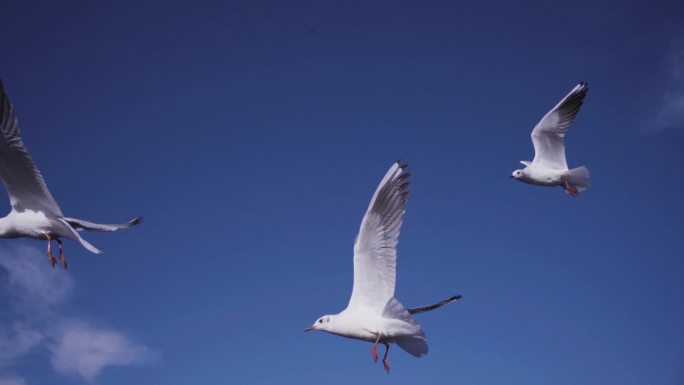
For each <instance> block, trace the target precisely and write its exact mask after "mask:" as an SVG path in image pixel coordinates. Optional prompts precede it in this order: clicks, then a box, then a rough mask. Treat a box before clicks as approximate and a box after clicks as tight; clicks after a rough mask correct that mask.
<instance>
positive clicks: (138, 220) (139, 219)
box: [128, 215, 143, 226]
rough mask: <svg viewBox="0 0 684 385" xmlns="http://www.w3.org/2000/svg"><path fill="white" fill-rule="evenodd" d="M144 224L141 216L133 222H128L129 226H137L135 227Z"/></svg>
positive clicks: (132, 220)
mask: <svg viewBox="0 0 684 385" xmlns="http://www.w3.org/2000/svg"><path fill="white" fill-rule="evenodd" d="M142 222H143V216H142V215H140V216H137V217H135V218H133V219H131V220H130V221H129V222H128V224H129V225H130V226H135V225H139V224H141V223H142Z"/></svg>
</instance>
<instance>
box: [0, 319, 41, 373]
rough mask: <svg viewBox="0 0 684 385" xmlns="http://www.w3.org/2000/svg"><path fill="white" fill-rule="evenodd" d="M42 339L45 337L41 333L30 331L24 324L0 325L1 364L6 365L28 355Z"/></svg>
mask: <svg viewBox="0 0 684 385" xmlns="http://www.w3.org/2000/svg"><path fill="white" fill-rule="evenodd" d="M42 339H43V335H42V334H41V333H40V332H38V331H36V330H31V329H29V328H28V327H27V326H26V325H24V324H23V323H22V322H18V321H15V322H13V323H12V324H10V325H2V324H0V364H3V365H4V364H6V363H7V362H9V361H11V360H12V359H14V358H16V357H21V356H23V355H25V354H27V353H28V352H29V351H30V350H31V349H32V348H33V347H35V346H36V345H38V344H39V343H40V342H41V340H42Z"/></svg>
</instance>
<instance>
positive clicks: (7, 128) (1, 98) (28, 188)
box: [0, 81, 62, 217]
mask: <svg viewBox="0 0 684 385" xmlns="http://www.w3.org/2000/svg"><path fill="white" fill-rule="evenodd" d="M0 179H2V182H3V183H4V184H5V188H6V189H7V193H8V194H9V198H10V204H11V205H12V209H14V210H16V211H24V210H27V209H28V210H35V211H42V212H44V213H46V214H51V215H54V216H60V217H61V216H62V210H60V208H59V206H58V205H57V202H55V199H54V198H53V197H52V194H50V191H48V188H47V186H46V185H45V181H44V180H43V176H42V175H41V174H40V171H38V168H37V167H36V165H35V164H34V163H33V160H32V159H31V156H30V155H29V153H28V151H27V150H26V147H24V143H22V141H21V133H20V131H19V124H18V123H17V117H16V116H15V114H14V108H13V107H12V104H10V101H9V97H8V96H7V93H5V89H4V88H3V86H2V82H1V81H0Z"/></svg>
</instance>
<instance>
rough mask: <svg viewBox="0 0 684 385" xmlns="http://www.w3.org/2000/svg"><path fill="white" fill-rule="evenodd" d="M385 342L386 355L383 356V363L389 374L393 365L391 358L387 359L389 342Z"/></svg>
mask: <svg viewBox="0 0 684 385" xmlns="http://www.w3.org/2000/svg"><path fill="white" fill-rule="evenodd" d="M384 344H385V356H384V357H382V365H383V366H384V367H385V371H386V372H387V374H389V373H390V369H392V367H391V366H390V363H389V360H388V359H387V354H388V353H389V344H388V343H387V342H384Z"/></svg>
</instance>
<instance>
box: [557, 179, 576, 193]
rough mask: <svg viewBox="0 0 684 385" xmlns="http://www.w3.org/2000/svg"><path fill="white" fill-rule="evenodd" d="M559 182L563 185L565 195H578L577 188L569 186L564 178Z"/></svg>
mask: <svg viewBox="0 0 684 385" xmlns="http://www.w3.org/2000/svg"><path fill="white" fill-rule="evenodd" d="M561 181H562V183H563V189H565V193H566V194H568V195H570V196H573V197H574V196H577V195H579V190H577V187H575V186H573V185H571V184H570V182H568V180H567V179H566V178H562V179H561Z"/></svg>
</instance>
